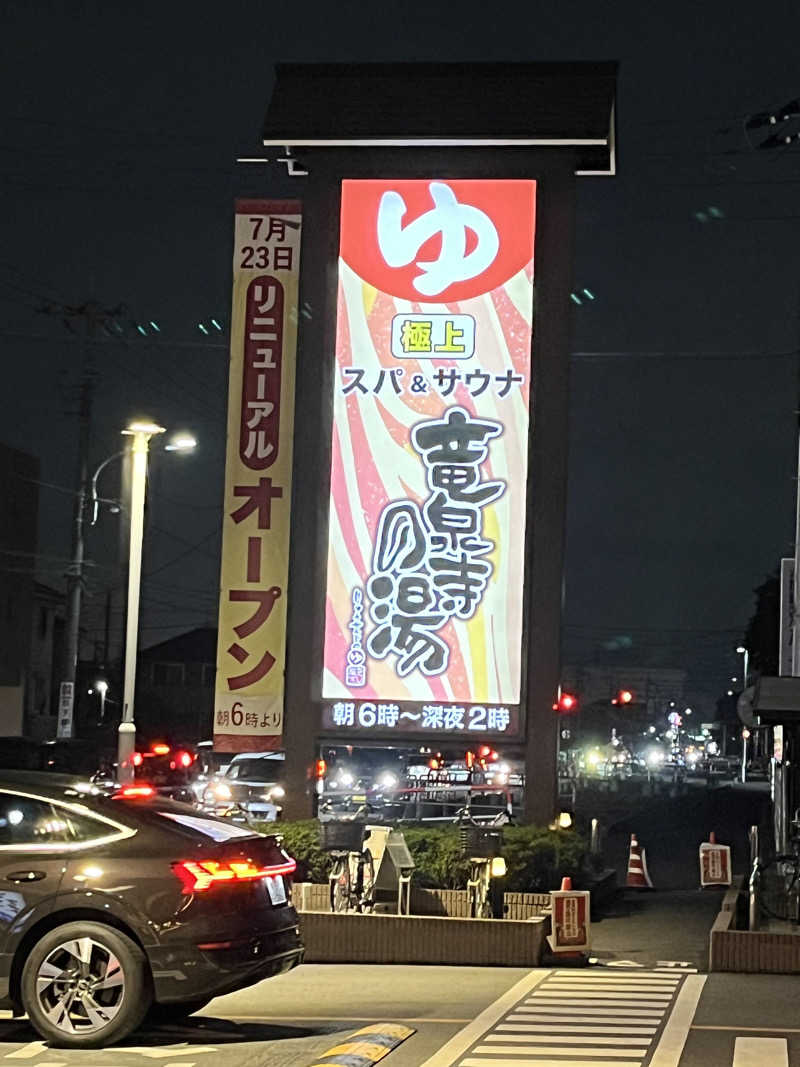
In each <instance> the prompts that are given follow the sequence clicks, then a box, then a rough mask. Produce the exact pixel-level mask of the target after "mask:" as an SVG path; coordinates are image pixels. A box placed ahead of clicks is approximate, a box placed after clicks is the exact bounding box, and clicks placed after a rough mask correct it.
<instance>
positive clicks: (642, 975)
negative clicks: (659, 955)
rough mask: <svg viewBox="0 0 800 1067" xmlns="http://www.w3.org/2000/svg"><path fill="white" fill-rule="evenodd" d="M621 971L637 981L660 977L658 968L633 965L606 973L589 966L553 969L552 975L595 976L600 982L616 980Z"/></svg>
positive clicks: (571, 976)
mask: <svg viewBox="0 0 800 1067" xmlns="http://www.w3.org/2000/svg"><path fill="white" fill-rule="evenodd" d="M664 970H672V969H671V968H666V967H665V968H664ZM623 972H624V977H625V978H630V979H634V978H635V979H636V980H637V981H638V980H639V979H642V981H646V980H647V979H648V978H650V977H652V976H654V975H655V976H656V977H659V978H660V977H661V974H660V972H659V971H658V968H655V969H652V970H649V971H639V970H635V969H634V968H633V967H631V968H627V969H626V968H624V967H620V968H619V970H617V971H612V973H611V974H607V973H606V972H605V971H597V970H592V969H591V968H589V969H588V970H587V969H586V968H584V969H583V970H580V971H577V970H571V971H553V977H556V978H584V977H585V978H596V979H597V980H598V981H601V982H602V981H610V982H618V981H619V979H620V978H622V977H623ZM672 974H673V975H675V974H676V972H675V971H674V970H672ZM675 981H676V982H678V981H680V979H679V978H677V977H676V978H675Z"/></svg>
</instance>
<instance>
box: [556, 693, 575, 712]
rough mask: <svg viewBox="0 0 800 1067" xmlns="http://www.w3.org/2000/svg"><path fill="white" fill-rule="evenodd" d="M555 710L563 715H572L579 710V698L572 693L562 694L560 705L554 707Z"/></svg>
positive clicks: (559, 699) (559, 700)
mask: <svg viewBox="0 0 800 1067" xmlns="http://www.w3.org/2000/svg"><path fill="white" fill-rule="evenodd" d="M553 710H554V711H557V712H559V713H560V714H561V715H571V714H573V713H574V712H576V711H577V710H578V698H577V697H576V696H573V695H572V693H562V694H561V696H560V697H559V698H558V703H557V704H554V705H553Z"/></svg>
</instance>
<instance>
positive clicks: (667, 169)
mask: <svg viewBox="0 0 800 1067" xmlns="http://www.w3.org/2000/svg"><path fill="white" fill-rule="evenodd" d="M649 7H650V5H642V4H641V3H636V4H634V3H632V2H629V3H616V4H613V5H608V4H596V3H591V4H590V3H588V2H584V3H577V2H568V0H567V2H565V0H560V2H558V3H551V4H546V5H543V4H538V5H537V4H531V3H529V2H519V3H504V4H499V5H497V4H495V5H490V6H488V7H487V5H485V4H478V3H474V2H469V3H461V4H459V5H453V4H452V3H444V2H442V0H436V2H433V3H431V2H428V3H425V4H420V3H406V4H405V5H403V7H402V9H401V8H399V7H398V8H393V9H391V11H392V13H391V14H386V12H387V11H388V10H389V9H387V8H386V7H385V5H367V4H364V3H352V2H340V3H338V4H335V5H322V4H319V3H310V2H306V3H302V4H297V5H291V6H285V5H277V4H275V5H269V4H266V3H248V4H245V3H235V2H231V3H228V4H226V5H218V4H217V5H209V4H206V5H203V4H194V5H188V4H160V5H152V4H146V3H145V4H143V5H136V6H130V7H129V6H128V5H121V4H114V3H112V4H100V3H93V4H88V3H75V4H66V3H48V2H46V0H39V2H37V3H34V4H31V3H12V4H10V5H9V4H6V6H5V9H4V10H5V14H4V29H3V35H2V37H3V40H2V43H0V92H1V94H2V99H3V108H2V112H3V117H2V120H0V126H1V127H2V130H1V132H0V189H2V219H3V226H2V233H3V239H2V245H1V246H0V343H2V351H3V370H4V387H3V389H2V392H1V393H0V417H1V418H2V431H0V437H1V438H2V439H3V440H4V441H5V442H6V443H8V444H11V445H14V446H16V447H18V448H22V449H24V450H26V451H30V452H33V453H35V454H36V455H38V456H39V457H40V459H41V463H42V473H41V480H42V482H44V483H47V484H46V485H43V486H42V487H41V513H42V522H41V531H40V544H39V553H40V554H41V556H40V559H39V566H38V573H39V575H40V577H41V578H42V579H43V580H44V581H46V582H49V583H50V584H53V585H59V583H60V581H61V577H60V576H61V574H62V573H63V568H64V557H66V555H67V554H68V549H69V524H70V509H71V500H72V497H71V495H70V491H71V489H72V488H73V484H74V473H75V456H76V420H75V417H74V414H71V413H74V411H75V409H76V395H77V390H76V387H77V384H78V382H79V379H80V371H81V360H82V352H81V345H80V343H79V341H78V338H77V336H76V335H74V334H71V333H70V332H69V331H68V330H67V329H66V328H65V327H64V325H63V324H62V322H61V321H60V319H58V318H57V317H54V316H53V315H45V314H42V313H41V311H40V310H39V309H40V308H41V307H42V305H43V304H44V303H45V302H47V301H51V302H52V301H55V302H62V303H68V304H80V303H83V302H84V301H86V300H87V299H95V300H97V301H98V302H100V303H101V304H103V305H105V306H107V307H112V306H116V305H119V304H124V305H126V306H127V307H128V308H129V312H127V313H126V314H125V315H124V316H121V317H120V318H119V320H118V321H120V322H121V323H122V324H123V325H124V327H125V335H124V336H122V337H118V338H117V339H112V338H110V337H107V336H105V335H103V341H102V343H101V344H98V345H96V346H95V355H94V358H95V364H96V368H97V371H98V381H97V395H96V408H95V410H96V418H95V420H94V432H93V448H92V454H93V457H94V463H95V464H96V463H99V462H100V461H101V460H102V459H103V458H105V456H107V455H109V454H110V453H112V452H114V451H115V450H117V448H118V447H120V446H119V440H120V439H119V437H118V432H119V429H120V428H121V427H123V426H124V425H125V424H126V422H127V421H128V420H129V418H130V416H132V415H134V414H137V413H147V414H149V415H151V416H153V417H155V418H157V419H158V420H159V421H161V423H162V424H163V425H165V426H167V427H169V428H170V429H183V428H188V429H191V430H192V431H194V432H195V433H196V435H197V437H198V438H199V439H200V442H201V449H200V450H199V452H198V454H197V455H196V456H194V457H176V456H168V455H163V454H162V455H160V456H156V457H155V458H154V462H153V466H152V476H153V480H152V485H151V497H150V499H151V505H152V506H151V510H150V528H149V530H148V536H147V546H146V559H145V568H144V569H145V574H146V575H150V577H149V578H147V580H146V583H145V588H144V616H143V634H142V642H143V644H144V645H148V644H153V643H155V642H157V641H159V640H163V639H164V638H166V637H168V636H170V635H171V634H173V633H177V632H180V631H182V630H184V629H188V628H191V627H193V626H197V625H204V624H213V623H214V622H215V618H216V589H217V582H218V554H219V542H220V538H219V520H220V501H221V494H222V483H223V465H224V427H225V404H226V384H227V383H226V376H227V350H226V334H224V333H219V332H218V331H216V330H215V329H214V327H213V326H212V325H210V320H211V319H212V317H216V318H217V319H218V321H220V323H221V324H222V325H223V326H224V327H226V328H227V324H228V318H229V304H230V256H231V242H232V218H233V200H234V198H235V197H236V196H243V195H267V196H282V195H293V196H302V185H301V184H300V182H299V181H298V180H290V179H289V178H287V177H286V176H285V174H284V173H283V172H282V171H281V170H279V169H278V168H277V166H275V167H264V168H260V167H259V168H256V167H243V166H237V165H236V163H235V158H236V156H237V155H258V154H260V145H259V130H260V124H261V121H262V118H263V114H264V110H265V107H266V104H267V102H268V99H269V93H270V88H271V80H272V64H273V63H274V62H275V61H276V60H287V61H288V60H292V61H327V62H346V61H349V60H352V61H382V60H386V61H398V60H431V61H463V62H476V61H481V60H495V61H502V60H506V61H514V60H518V61H538V60H609V59H616V60H619V61H620V64H621V66H620V78H619V93H618V132H619V173H618V176H617V177H616V178H614V179H609V178H583V179H580V180H579V188H578V197H579V203H578V228H577V258H576V263H575V284H576V287H577V288H581V287H584V286H585V287H587V288H589V289H590V290H591V291H592V292H593V293H594V294H595V296H596V299H595V300H594V301H593V302H591V301H587V302H585V303H584V304H583V305H582V306H580V307H577V306H576V307H575V309H574V310H575V315H574V323H575V329H574V343H573V350H574V357H573V363H572V398H571V430H572V440H571V447H570V499H569V515H568V541H567V547H568V554H567V571H566V633H565V655H566V659H567V660H568V661H572V662H574V661H576V660H579V661H591V660H594V661H596V662H614V661H615V657H619V656H621V655H624V656H627V657H628V659H629V661H630V662H642V661H647V662H653V663H658V664H659V665H663V666H676V667H680V666H684V667H688V668H690V669H691V670H692V672H693V684H694V686H695V688H696V690H697V691H698V693H699V692H700V691H701V690H705V691H707V692H709V693H718V692H719V691H720V690H721V689H724V688H725V685H726V681H727V678H728V676H729V675H730V674H731V673H735V671H734V670H733V668H734V667H735V666H736V663H737V657H735V656H734V655H733V653H732V648H733V646H735V644H736V643H737V641H738V639H739V636H740V634H741V632H742V630H743V628H744V626H745V624H746V621H747V618H748V616H749V614H750V612H751V610H752V604H753V594H752V589H753V587H754V586H755V585H757V584H758V583H760V581H762V580H763V578H764V576H765V575H766V574H767V572H768V571H770V570H771V569H772V568H773V567H774V566H775V565H776V563H777V560H778V559H779V557H780V556H781V555H783V554H788V552H789V551H790V549H791V541H792V537H793V510H794V485H795V483H794V464H795V448H796V445H795V409H796V406H797V348H798V312H799V310H800V304H799V295H800V272H798V269H797V267H798V260H800V255H799V254H798V238H799V237H800V228H799V227H798V222H800V207H798V205H797V197H798V193H800V143H795V144H794V145H792V146H790V147H788V148H786V149H781V150H777V151H776V150H773V151H757V150H753V149H751V148H750V147H749V146H748V143H747V140H746V138H745V134H744V130H743V127H744V122H745V119H746V117H747V116H748V115H749V114H752V113H754V112H760V111H763V110H770V109H772V108H778V107H780V105H782V104H784V103H786V102H787V101H789V100H792V99H795V98H796V97H798V96H800V68H798V63H797V42H798V39H800V14H798V8H797V5H796V3H789V2H784V3H775V4H771V5H766V6H765V5H753V4H751V3H744V2H741V0H740V2H738V3H734V4H723V3H706V4H703V5H696V4H688V3H676V4H671V5H664V6H663V8H662V9H661V10H655V9H653V10H649ZM401 11H402V14H401ZM790 129H791V131H792V132H797V131H800V124H797V125H795V126H792V127H790ZM710 209H711V210H710ZM697 213H700V218H698V217H697ZM716 216H721V217H716ZM546 270H547V264H546V263H542V262H539V263H537V271H539V272H542V271H546ZM151 320H152V321H154V322H156V323H157V324H158V326H159V327H160V332H159V333H156V332H155V331H154V330H153V329H152V327H149V328H148V336H145V337H142V336H141V335H140V334H139V333H138V332H137V331H136V329H135V327H133V326H132V325H130V323H132V322H139V323H142V324H146V323H148V322H150V321H151ZM199 322H203V323H204V324H205V325H206V327H207V328H208V329H209V330H210V334H209V335H208V336H206V335H205V334H203V333H202V332H201V331H200V330H199V329H198V327H197V323H199ZM117 479H118V475H117V473H116V472H115V468H114V466H113V465H112V466H110V467H109V469H108V472H107V477H106V478H105V479H104V481H103V483H102V489H103V490H105V493H106V494H107V495H113V494H114V492H116V490H117ZM118 523H119V520H118V518H116V517H114V516H113V515H104V516H103V518H102V520H101V523H100V525H99V526H98V527H97V528H96V529H95V530H92V531H90V545H89V552H90V556H91V557H92V559H93V560H94V561H95V565H94V566H93V567H92V568H91V571H90V580H89V592H90V596H89V598H88V604H87V612H86V616H85V621H86V623H87V625H88V627H89V630H90V633H91V635H92V636H99V632H100V631H99V627H100V625H101V616H102V600H103V592H104V589H105V588H106V587H107V586H108V585H109V584H112V583H113V582H115V581H118V579H119V575H118V572H117V570H116V569H115V567H114V565H113V564H114V553H115V546H116V537H117V527H118ZM119 622H120V619H119V617H118V616H115V624H116V625H118V624H119ZM620 638H622V641H620V640H619V639H620ZM620 644H622V645H625V646H629V647H627V650H626V651H625V652H624V653H620V652H619V651H617V650H615V646H619V645H620ZM604 646H606V647H604Z"/></svg>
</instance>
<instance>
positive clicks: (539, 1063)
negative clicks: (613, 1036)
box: [459, 1056, 642, 1067]
mask: <svg viewBox="0 0 800 1067" xmlns="http://www.w3.org/2000/svg"><path fill="white" fill-rule="evenodd" d="M529 1062H530V1063H531V1064H532V1065H535V1067H599V1064H598V1062H597V1060H574V1059H571V1060H565V1059H561V1058H559V1059H557V1060H552V1059H546V1060H544V1059H535V1060H530V1061H529ZM638 1062H639V1064H641V1062H642V1061H641V1060H639V1061H638ZM636 1064H637V1061H636V1060H603V1067H636ZM459 1067H523V1065H522V1064H521V1063H520V1062H519V1060H507V1059H505V1058H503V1059H499V1058H498V1057H497V1056H491V1057H486V1056H481V1057H480V1058H478V1057H477V1056H468V1057H467V1058H466V1059H465V1060H460V1061H459Z"/></svg>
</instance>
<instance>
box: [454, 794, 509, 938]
mask: <svg viewBox="0 0 800 1067" xmlns="http://www.w3.org/2000/svg"><path fill="white" fill-rule="evenodd" d="M510 821H511V816H510V814H509V813H508V812H507V811H501V812H498V814H497V815H496V816H494V817H493V818H491V819H489V820H485V821H483V822H479V821H478V820H477V819H476V818H475V817H474V816H473V814H472V810H471V805H470V798H469V797H467V803H466V804H465V806H464V807H463V808H461V809H460V810H459V811H458V812H457V813H456V822H457V823H458V826H459V834H460V837H461V851H462V852H463V853H464V855H465V856H466V857H467V858H468V859H469V878H468V879H467V892H468V893H469V895H470V918H472V919H492V918H494V916H495V907H494V902H493V900H492V867H493V862H494V860H495V859H497V858H498V857H499V856H500V849H501V847H502V844H503V835H502V830H501V829H500V828H501V827H503V826H505V825H507V824H508V823H509V822H510Z"/></svg>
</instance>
